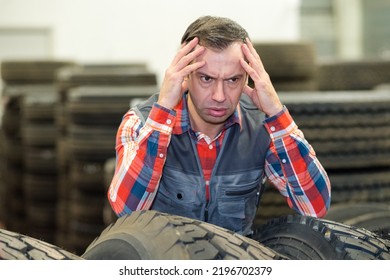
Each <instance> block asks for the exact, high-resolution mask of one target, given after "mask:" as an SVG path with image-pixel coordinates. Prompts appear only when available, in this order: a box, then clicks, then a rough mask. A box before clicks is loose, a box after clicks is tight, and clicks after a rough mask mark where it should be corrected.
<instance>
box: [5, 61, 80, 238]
mask: <svg viewBox="0 0 390 280" xmlns="http://www.w3.org/2000/svg"><path fill="white" fill-rule="evenodd" d="M73 64H74V63H73V62H71V61H52V60H47V61H45V60H42V61H32V60H23V61H22V60H9V61H3V62H2V64H1V77H2V79H3V81H4V88H3V93H2V101H3V104H4V107H3V115H2V123H1V131H2V143H1V145H2V170H1V174H2V175H1V180H2V182H1V187H0V188H1V189H2V196H3V197H2V200H3V201H2V202H3V203H2V204H3V205H2V207H4V208H3V209H2V210H1V212H2V213H1V215H4V218H3V219H4V220H5V222H4V224H5V227H6V228H8V229H11V230H15V231H18V232H22V233H25V234H30V235H32V236H35V237H36V238H41V239H45V240H47V241H49V242H50V241H53V240H54V239H53V236H54V235H53V232H55V228H54V222H53V219H54V214H53V213H55V204H56V199H57V197H56V184H55V182H56V180H55V176H56V168H55V158H54V157H55V125H54V110H53V108H54V104H55V98H56V96H57V95H56V89H55V85H54V81H55V76H56V71H58V70H59V69H60V68H62V67H66V66H69V65H73ZM5 213H6V214H5Z"/></svg>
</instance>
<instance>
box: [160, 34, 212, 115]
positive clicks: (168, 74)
mask: <svg viewBox="0 0 390 280" xmlns="http://www.w3.org/2000/svg"><path fill="white" fill-rule="evenodd" d="M198 42H199V40H198V38H194V39H192V40H191V41H190V42H189V43H187V44H183V45H182V47H181V48H180V50H179V52H178V53H177V54H176V56H175V58H174V59H173V61H172V63H171V65H170V66H169V67H168V69H167V70H166V71H165V76H164V80H163V82H162V86H161V90H160V95H159V98H158V101H157V103H158V104H159V105H161V106H163V107H165V108H167V109H170V110H172V109H173V108H174V107H175V106H176V105H177V104H178V103H179V101H180V100H181V97H182V94H183V92H184V91H185V90H187V83H186V81H185V79H186V77H187V76H188V75H189V74H190V73H191V72H193V71H195V70H196V69H198V68H200V67H202V66H204V65H205V63H206V62H205V61H197V62H193V61H194V60H195V58H197V57H198V56H200V55H201V54H202V53H203V52H204V50H205V47H203V46H200V45H198Z"/></svg>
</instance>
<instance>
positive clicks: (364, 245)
mask: <svg viewBox="0 0 390 280" xmlns="http://www.w3.org/2000/svg"><path fill="white" fill-rule="evenodd" d="M253 238H254V239H255V240H257V241H259V242H261V243H262V244H264V245H265V246H267V247H269V248H271V249H272V250H274V251H276V252H279V253H280V254H283V255H285V256H287V257H288V258H290V259H294V260H390V241H389V240H387V239H382V238H380V237H379V236H378V235H376V234H375V233H373V232H371V231H368V230H366V229H363V228H357V227H353V226H350V225H346V224H342V223H338V222H334V221H330V220H325V219H319V218H313V217H305V216H299V215H288V216H284V217H280V218H275V219H271V220H269V221H268V223H267V224H266V225H263V226H260V227H259V228H257V229H256V230H255V234H254V237H253Z"/></svg>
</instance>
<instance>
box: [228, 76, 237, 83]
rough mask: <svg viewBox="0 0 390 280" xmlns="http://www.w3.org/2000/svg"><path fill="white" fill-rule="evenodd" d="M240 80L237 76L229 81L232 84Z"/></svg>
mask: <svg viewBox="0 0 390 280" xmlns="http://www.w3.org/2000/svg"><path fill="white" fill-rule="evenodd" d="M238 81H239V78H237V77H234V78H230V79H229V80H228V82H229V83H231V84H235V83H237V82H238Z"/></svg>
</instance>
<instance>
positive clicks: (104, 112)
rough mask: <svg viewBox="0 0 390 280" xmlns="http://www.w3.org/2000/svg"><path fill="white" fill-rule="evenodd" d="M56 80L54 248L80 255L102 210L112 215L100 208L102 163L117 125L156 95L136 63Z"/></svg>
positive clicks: (152, 81)
mask: <svg viewBox="0 0 390 280" xmlns="http://www.w3.org/2000/svg"><path fill="white" fill-rule="evenodd" d="M57 82H58V89H59V90H58V94H59V96H60V98H59V100H61V102H60V103H59V104H57V125H58V127H59V130H60V131H61V133H60V135H59V137H58V139H57V141H58V147H59V149H58V160H59V163H58V166H59V168H60V172H59V173H60V174H61V177H60V178H59V186H60V189H59V193H60V200H59V203H58V212H57V214H58V216H57V222H58V228H59V230H58V232H57V238H56V244H58V245H59V246H62V247H64V248H66V249H67V250H69V251H72V252H74V253H76V254H82V253H83V252H84V250H85V249H86V247H87V246H88V245H89V244H90V242H91V241H92V240H93V239H94V238H96V236H98V235H99V234H100V232H101V231H102V230H103V229H104V228H105V226H106V223H105V222H104V217H103V216H104V212H106V213H107V212H108V213H110V211H111V212H112V210H111V208H109V209H106V208H107V188H108V186H106V184H107V183H106V181H105V178H104V165H105V162H106V161H107V160H109V159H112V158H114V157H115V140H116V139H115V137H116V132H117V129H118V127H119V124H120V122H121V120H122V117H123V115H124V114H125V113H126V112H127V111H128V110H129V108H130V106H132V104H134V103H136V102H139V100H140V99H146V98H148V97H149V96H151V95H152V94H153V93H155V92H156V91H157V79H156V75H155V73H152V72H150V71H149V70H148V69H147V67H146V66H145V65H142V64H124V65H114V64H99V65H96V64H95V65H80V66H77V67H70V68H63V69H61V71H59V72H58V75H57ZM105 209H106V210H105ZM111 218H112V219H114V216H112V217H111Z"/></svg>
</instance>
